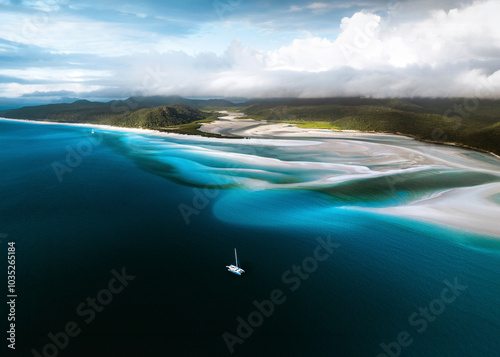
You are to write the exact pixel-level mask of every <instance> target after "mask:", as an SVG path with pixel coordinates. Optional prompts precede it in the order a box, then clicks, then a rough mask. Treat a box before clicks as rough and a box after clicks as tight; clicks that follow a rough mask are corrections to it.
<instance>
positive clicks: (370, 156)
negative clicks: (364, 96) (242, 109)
mask: <svg viewBox="0 0 500 357" xmlns="http://www.w3.org/2000/svg"><path fill="white" fill-rule="evenodd" d="M224 114H227V115H226V116H221V117H220V119H219V120H216V121H213V122H211V123H204V124H202V126H201V128H200V130H202V131H208V132H211V133H214V134H220V135H233V136H240V137H241V138H240V139H236V141H237V142H238V143H244V144H247V145H254V144H255V145H262V144H264V145H270V144H271V143H272V141H273V140H275V139H276V140H279V141H277V142H275V143H274V145H278V146H290V145H293V146H297V145H298V146H300V145H302V146H304V147H307V146H311V145H312V146H313V147H317V145H323V148H322V149H314V148H313V149H312V150H332V152H336V153H337V154H340V155H353V154H356V155H360V156H364V157H365V159H364V160H362V161H360V162H358V163H357V164H358V165H362V166H366V167H367V168H368V167H370V166H373V165H375V166H377V165H384V164H387V163H388V162H404V161H405V160H406V161H408V158H409V157H411V156H412V155H414V154H418V155H422V157H424V158H425V160H426V161H420V162H413V163H409V164H408V165H409V166H408V168H412V167H413V168H418V167H419V166H422V165H444V166H448V167H455V168H459V169H465V168H466V167H467V162H466V161H460V162H458V161H457V162H451V163H450V162H449V161H446V160H444V159H443V157H442V156H440V155H442V152H443V151H446V150H445V149H439V148H436V149H434V152H428V150H426V146H424V147H423V149H422V148H420V149H421V150H420V152H417V151H415V148H414V147H406V146H405V144H406V143H414V142H415V141H416V139H415V138H412V137H410V136H401V135H398V134H385V133H364V132H352V131H348V132H338V131H336V132H334V131H331V130H329V129H304V128H299V127H297V126H295V125H292V124H287V123H269V122H260V121H255V120H253V119H251V118H249V119H235V118H236V117H237V116H241V114H242V113H224ZM0 119H1V120H5V121H16V122H26V123H31V124H47V125H69V126H76V127H84V128H89V129H90V128H92V129H98V130H99V129H101V130H108V131H117V132H127V133H136V134H147V135H155V136H162V137H171V138H182V139H185V140H196V141H200V140H201V141H218V142H231V141H232V142H234V140H235V139H224V138H209V137H203V136H201V135H200V136H197V135H188V134H178V133H168V132H160V131H157V130H150V129H142V128H124V127H116V126H110V125H101V124H97V125H96V124H89V123H60V122H50V121H37V120H26V119H9V118H0ZM380 137H383V138H387V139H391V138H393V139H397V140H398V142H399V143H398V145H389V144H385V143H376V142H370V141H368V140H369V139H370V138H372V139H376V138H380ZM333 138H334V139H339V140H334V141H333V142H332V141H328V142H327V140H325V139H333ZM248 139H250V140H248ZM297 139H300V140H297ZM305 139H310V140H305ZM314 139H317V141H314ZM353 139H354V140H353ZM356 139H362V140H356ZM365 139H366V141H363V140H365ZM322 140H323V141H322ZM431 144H432V143H429V144H427V145H431ZM448 147H449V148H450V147H451V148H453V146H448ZM455 148H456V149H457V150H462V149H463V148H460V147H459V146H456V147H455ZM219 155H224V156H225V157H227V160H242V162H245V161H247V160H255V159H256V158H255V157H251V156H248V155H246V156H245V155H241V154H236V153H224V154H223V153H219ZM381 155H382V158H381ZM448 155H449V154H448ZM493 156H494V157H495V159H498V158H499V157H498V156H497V155H494V154H493ZM445 158H446V157H445ZM258 160H260V161H259V162H261V163H262V164H265V165H269V166H270V167H271V166H272V167H274V166H276V165H278V167H280V166H283V167H286V166H287V165H301V167H306V166H307V165H308V166H307V167H310V169H319V168H320V167H321V166H322V165H325V164H321V163H318V164H315V163H313V162H309V163H305V162H301V163H298V162H297V163H295V162H293V161H292V162H286V161H280V160H276V159H270V158H264V157H258ZM462 160H465V159H462ZM499 163H500V162H499ZM306 164H307V165H306ZM304 165H306V166H304ZM362 166H360V167H362ZM326 167H328V165H327V166H325V168H326ZM354 167H355V166H353V168H354ZM485 167H486V166H485ZM499 167H500V165H499ZM475 168H476V169H479V170H482V171H483V172H486V171H488V172H490V173H493V174H495V175H499V176H500V169H498V167H497V166H496V165H494V164H493V165H491V168H490V169H489V170H487V169H485V168H481V167H479V166H476V167H475ZM403 170H404V168H403ZM353 174H354V176H357V175H360V177H367V175H368V176H373V177H375V176H377V175H380V176H381V177H383V176H384V174H385V172H384V171H377V169H374V170H372V169H369V170H368V171H366V172H356V170H354V171H353V172H352V173H351V174H347V175H346V177H333V176H332V177H331V179H330V180H328V184H333V183H335V182H337V181H338V182H340V181H339V180H344V179H345V180H352V179H354V176H353ZM312 184H315V185H321V184H322V182H319V181H318V182H313V183H312ZM284 186H285V185H282V188H284ZM299 186H300V185H299ZM270 188H272V187H270ZM296 188H298V187H296ZM496 195H500V184H486V185H479V186H470V187H465V188H453V189H451V190H446V191H443V192H442V193H441V194H439V195H437V196H433V197H428V198H425V199H423V200H419V201H414V202H407V203H406V204H402V205H399V206H395V207H385V208H381V207H378V208H375V207H374V208H359V209H362V210H366V211H370V212H374V213H379V214H385V215H393V216H400V217H405V218H411V219H415V220H419V221H423V222H430V223H434V224H438V225H442V226H446V227H451V228H455V229H463V230H466V231H470V232H475V233H478V234H484V235H487V236H495V237H498V238H500V227H498V224H496V221H495V219H494V217H500V205H499V204H497V203H495V202H493V201H492V199H491V197H493V196H495V197H496ZM464 202H474V205H465V204H464ZM484 212H486V213H484Z"/></svg>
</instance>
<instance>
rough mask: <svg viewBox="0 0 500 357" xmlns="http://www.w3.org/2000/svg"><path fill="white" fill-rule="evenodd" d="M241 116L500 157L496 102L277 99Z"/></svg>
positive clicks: (499, 116) (250, 108) (499, 105)
mask: <svg viewBox="0 0 500 357" xmlns="http://www.w3.org/2000/svg"><path fill="white" fill-rule="evenodd" d="M247 104H248V103H247ZM241 110H242V111H244V112H245V113H246V114H247V115H249V117H251V118H254V119H257V120H268V121H273V122H287V123H296V124H299V126H301V127H306V128H325V129H341V130H360V131H369V132H388V133H397V134H405V135H410V136H413V137H415V138H417V139H420V140H426V141H432V142H438V143H456V144H459V145H462V146H466V147H471V148H475V149H480V150H485V151H491V152H494V153H496V154H500V101H499V100H487V99H481V100H479V99H473V98H469V99H467V98H465V99H464V98H451V99H450V98H446V99H426V98H415V99H413V98H412V99H372V98H324V99H281V100H264V101H254V102H251V103H250V105H248V106H247V107H244V108H241Z"/></svg>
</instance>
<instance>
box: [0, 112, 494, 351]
mask: <svg viewBox="0 0 500 357" xmlns="http://www.w3.org/2000/svg"><path fill="white" fill-rule="evenodd" d="M370 140H371V142H368V141H367V140H365V141H362V142H356V141H355V140H353V142H352V143H351V144H352V145H361V144H363V145H365V144H366V145H368V144H370V145H372V144H373V145H377V144H388V143H387V140H388V139H387V138H386V137H384V136H380V137H377V136H374V137H373V138H372V139H370ZM392 140H393V142H391V143H390V144H391V145H396V144H397V143H395V142H397V141H398V140H400V141H401V145H410V146H411V145H414V146H415V147H414V148H413V149H414V150H417V146H418V147H421V146H422V145H424V144H422V143H417V142H415V141H413V140H408V139H392ZM330 144H331V145H334V144H335V139H315V138H307V139H303V138H302V139H301V138H295V139H294V138H287V139H286V140H285V139H283V140H278V139H258V140H252V139H246V140H243V139H223V140H222V139H208V138H201V137H189V138H188V137H180V136H155V135H150V134H140V133H136V132H120V131H111V130H104V129H97V128H96V129H95V132H94V133H92V132H91V129H90V128H89V127H79V126H69V125H47V124H36V123H27V122H17V121H9V120H0V170H1V179H0V198H1V200H0V217H1V228H0V233H1V234H2V235H1V236H0V239H1V241H0V249H1V250H2V252H1V253H0V254H1V255H2V256H4V257H6V256H7V249H8V243H9V242H15V248H16V259H15V260H16V262H15V264H16V295H17V297H16V320H15V329H16V340H15V342H16V350H15V351H13V350H11V349H9V348H7V346H6V345H7V344H8V342H6V339H5V338H4V339H3V341H4V344H5V346H2V347H1V348H2V349H3V350H6V351H7V353H8V354H9V355H13V356H63V357H64V356H69V357H80V356H82V357H83V356H230V355H233V356H373V357H395V356H426V357H434V356H435V357H446V356H453V357H456V356H481V357H487V356H492V357H493V356H498V351H500V339H499V338H498V337H499V335H500V298H499V297H500V279H499V271H500V240H499V239H498V237H493V236H488V235H485V234H479V233H473V232H467V231H464V230H461V229H459V228H456V227H455V228H453V227H445V226H442V225H438V224H435V223H431V222H425V223H424V222H421V221H416V220H412V219H409V218H404V217H402V216H394V215H384V214H381V213H377V212H375V211H373V210H370V209H371V208H377V207H387V206H391V207H394V206H396V207H397V206H398V205H404V204H405V203H406V202H408V200H410V199H418V198H419V197H428V196H429V195H432V194H437V193H439V192H441V191H443V190H448V189H451V188H453V187H468V186H474V185H482V184H488V183H495V182H500V176H499V175H497V174H495V173H491V172H486V171H484V170H483V171H481V170H477V169H475V168H469V169H457V168H456V167H448V166H446V165H444V164H443V165H441V166H440V165H437V164H436V163H432V164H428V165H427V164H426V165H423V166H422V167H421V168H420V169H415V170H414V171H408V172H407V173H403V176H401V175H400V173H399V171H398V174H397V175H394V176H390V177H392V178H388V176H378V175H379V174H378V173H380V172H382V173H383V172H387V171H386V169H389V168H391V165H392V169H395V168H401V169H404V167H400V166H401V163H391V162H387V160H386V161H383V159H384V158H383V157H382V156H381V157H380V158H377V157H375V158H373V157H371V159H372V161H370V163H367V162H368V161H367V160H366V156H363V155H360V154H359V151H357V154H356V155H354V154H353V155H351V156H348V155H347V156H346V154H345V153H339V152H334V151H332V150H331V149H329V148H330V146H328V145H330ZM322 145H323V146H322ZM424 146H425V150H430V151H432V150H436V149H435V148H436V147H437V146H436V145H432V144H425V145H424ZM323 147H327V148H328V149H321V148H323ZM369 148H370V146H369ZM346 150H347V151H348V148H346ZM440 150H441V149H440ZM442 150H445V149H442ZM446 150H455V151H456V152H459V153H460V155H462V157H461V158H457V160H458V161H460V160H466V159H467V160H468V159H470V156H473V157H474V159H475V160H477V161H478V162H479V161H480V162H483V163H484V165H490V166H495V165H496V167H497V168H499V169H500V160H496V159H494V158H492V157H490V156H488V155H486V154H481V153H476V152H472V151H468V150H463V149H458V148H449V149H446ZM415 152H416V151H415ZM450 152H451V151H450ZM365 155H368V153H367V154H365ZM436 155H437V154H436ZM467 155H469V157H467V158H466V157H465V156H467ZM373 159H375V161H373ZM378 159H380V160H379V161H380V162H377V160H378ZM442 160H445V158H444V157H442ZM458 161H457V162H458ZM460 162H461V161H460ZM384 165H385V166H384ZM478 165H480V164H478ZM381 166H384V167H383V168H382V169H381ZM384 170H385V171H384ZM372 173H373V174H372ZM363 175H367V176H363ZM366 177H369V178H366ZM394 177H397V178H398V179H397V180H394V179H393V178H394ZM401 177H403V178H401ZM497 203H498V202H497ZM462 204H463V205H467V204H468V202H463V203H462ZM499 235H500V230H499ZM234 248H237V250H238V256H239V260H240V263H241V266H242V268H243V269H245V271H246V273H245V274H244V275H243V276H241V277H240V276H236V275H234V274H231V273H230V272H228V271H226V268H225V266H226V265H229V264H234ZM0 271H1V272H2V273H1V276H2V278H1V279H2V282H3V283H2V286H4V287H5V289H2V290H3V291H4V292H3V294H4V296H6V295H7V294H6V287H7V261H6V259H5V258H3V259H2V260H1V270H0ZM0 312H1V321H2V328H3V329H2V330H3V331H7V330H9V328H10V327H9V325H8V321H7V316H8V312H9V311H8V305H6V304H3V306H2V308H1V309H0ZM5 336H6V337H8V334H6V335H5Z"/></svg>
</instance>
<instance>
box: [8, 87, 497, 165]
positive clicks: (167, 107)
mask: <svg viewBox="0 0 500 357" xmlns="http://www.w3.org/2000/svg"><path fill="white" fill-rule="evenodd" d="M217 110H233V111H242V112H244V113H245V114H246V115H248V116H249V117H251V118H253V119H257V120H267V121H273V122H288V123H294V124H298V125H299V126H302V127H307V128H324V129H332V130H359V131H370V132H386V133H397V134H404V135H409V136H413V137H415V138H416V139H419V140H424V141H431V142H436V143H454V144H457V145H461V146H464V147H469V148H473V149H478V150H482V151H488V152H493V153H495V154H498V155H500V100H498V99H495V100H493V99H476V98H385V99H375V98H359V97H341V98H307V99H306V98H301V99H298V98H284V99H283V98H279V99H252V100H248V101H245V102H242V103H234V102H231V101H228V100H225V99H207V100H201V99H187V98H183V97H179V96H152V97H130V98H128V99H126V100H114V101H110V102H107V103H103V102H90V101H87V100H78V101H75V102H73V103H70V104H67V103H61V104H48V105H40V106H29V107H22V108H19V109H10V110H4V111H0V116H1V117H5V118H14V119H31V120H42V121H43V120H45V121H55V122H65V123H94V124H106V125H114V126H121V127H130V128H145V129H156V130H165V131H172V132H178V133H185V134H198V135H207V134H203V133H201V132H200V131H198V130H197V128H198V127H199V126H200V125H201V123H202V122H207V121H211V120H215V119H216V117H217V115H216V111H217ZM209 135H210V136H216V135H213V134H209Z"/></svg>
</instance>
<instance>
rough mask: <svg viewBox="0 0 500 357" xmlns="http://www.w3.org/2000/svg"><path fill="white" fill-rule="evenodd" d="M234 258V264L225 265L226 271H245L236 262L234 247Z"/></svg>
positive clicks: (238, 272)
mask: <svg viewBox="0 0 500 357" xmlns="http://www.w3.org/2000/svg"><path fill="white" fill-rule="evenodd" d="M234 259H235V260H236V265H232V264H231V265H226V268H227V270H228V271H230V272H231V273H234V274H236V275H241V274H242V273H244V272H245V271H244V270H243V269H241V268H240V265H239V264H238V254H237V253H236V248H234Z"/></svg>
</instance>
